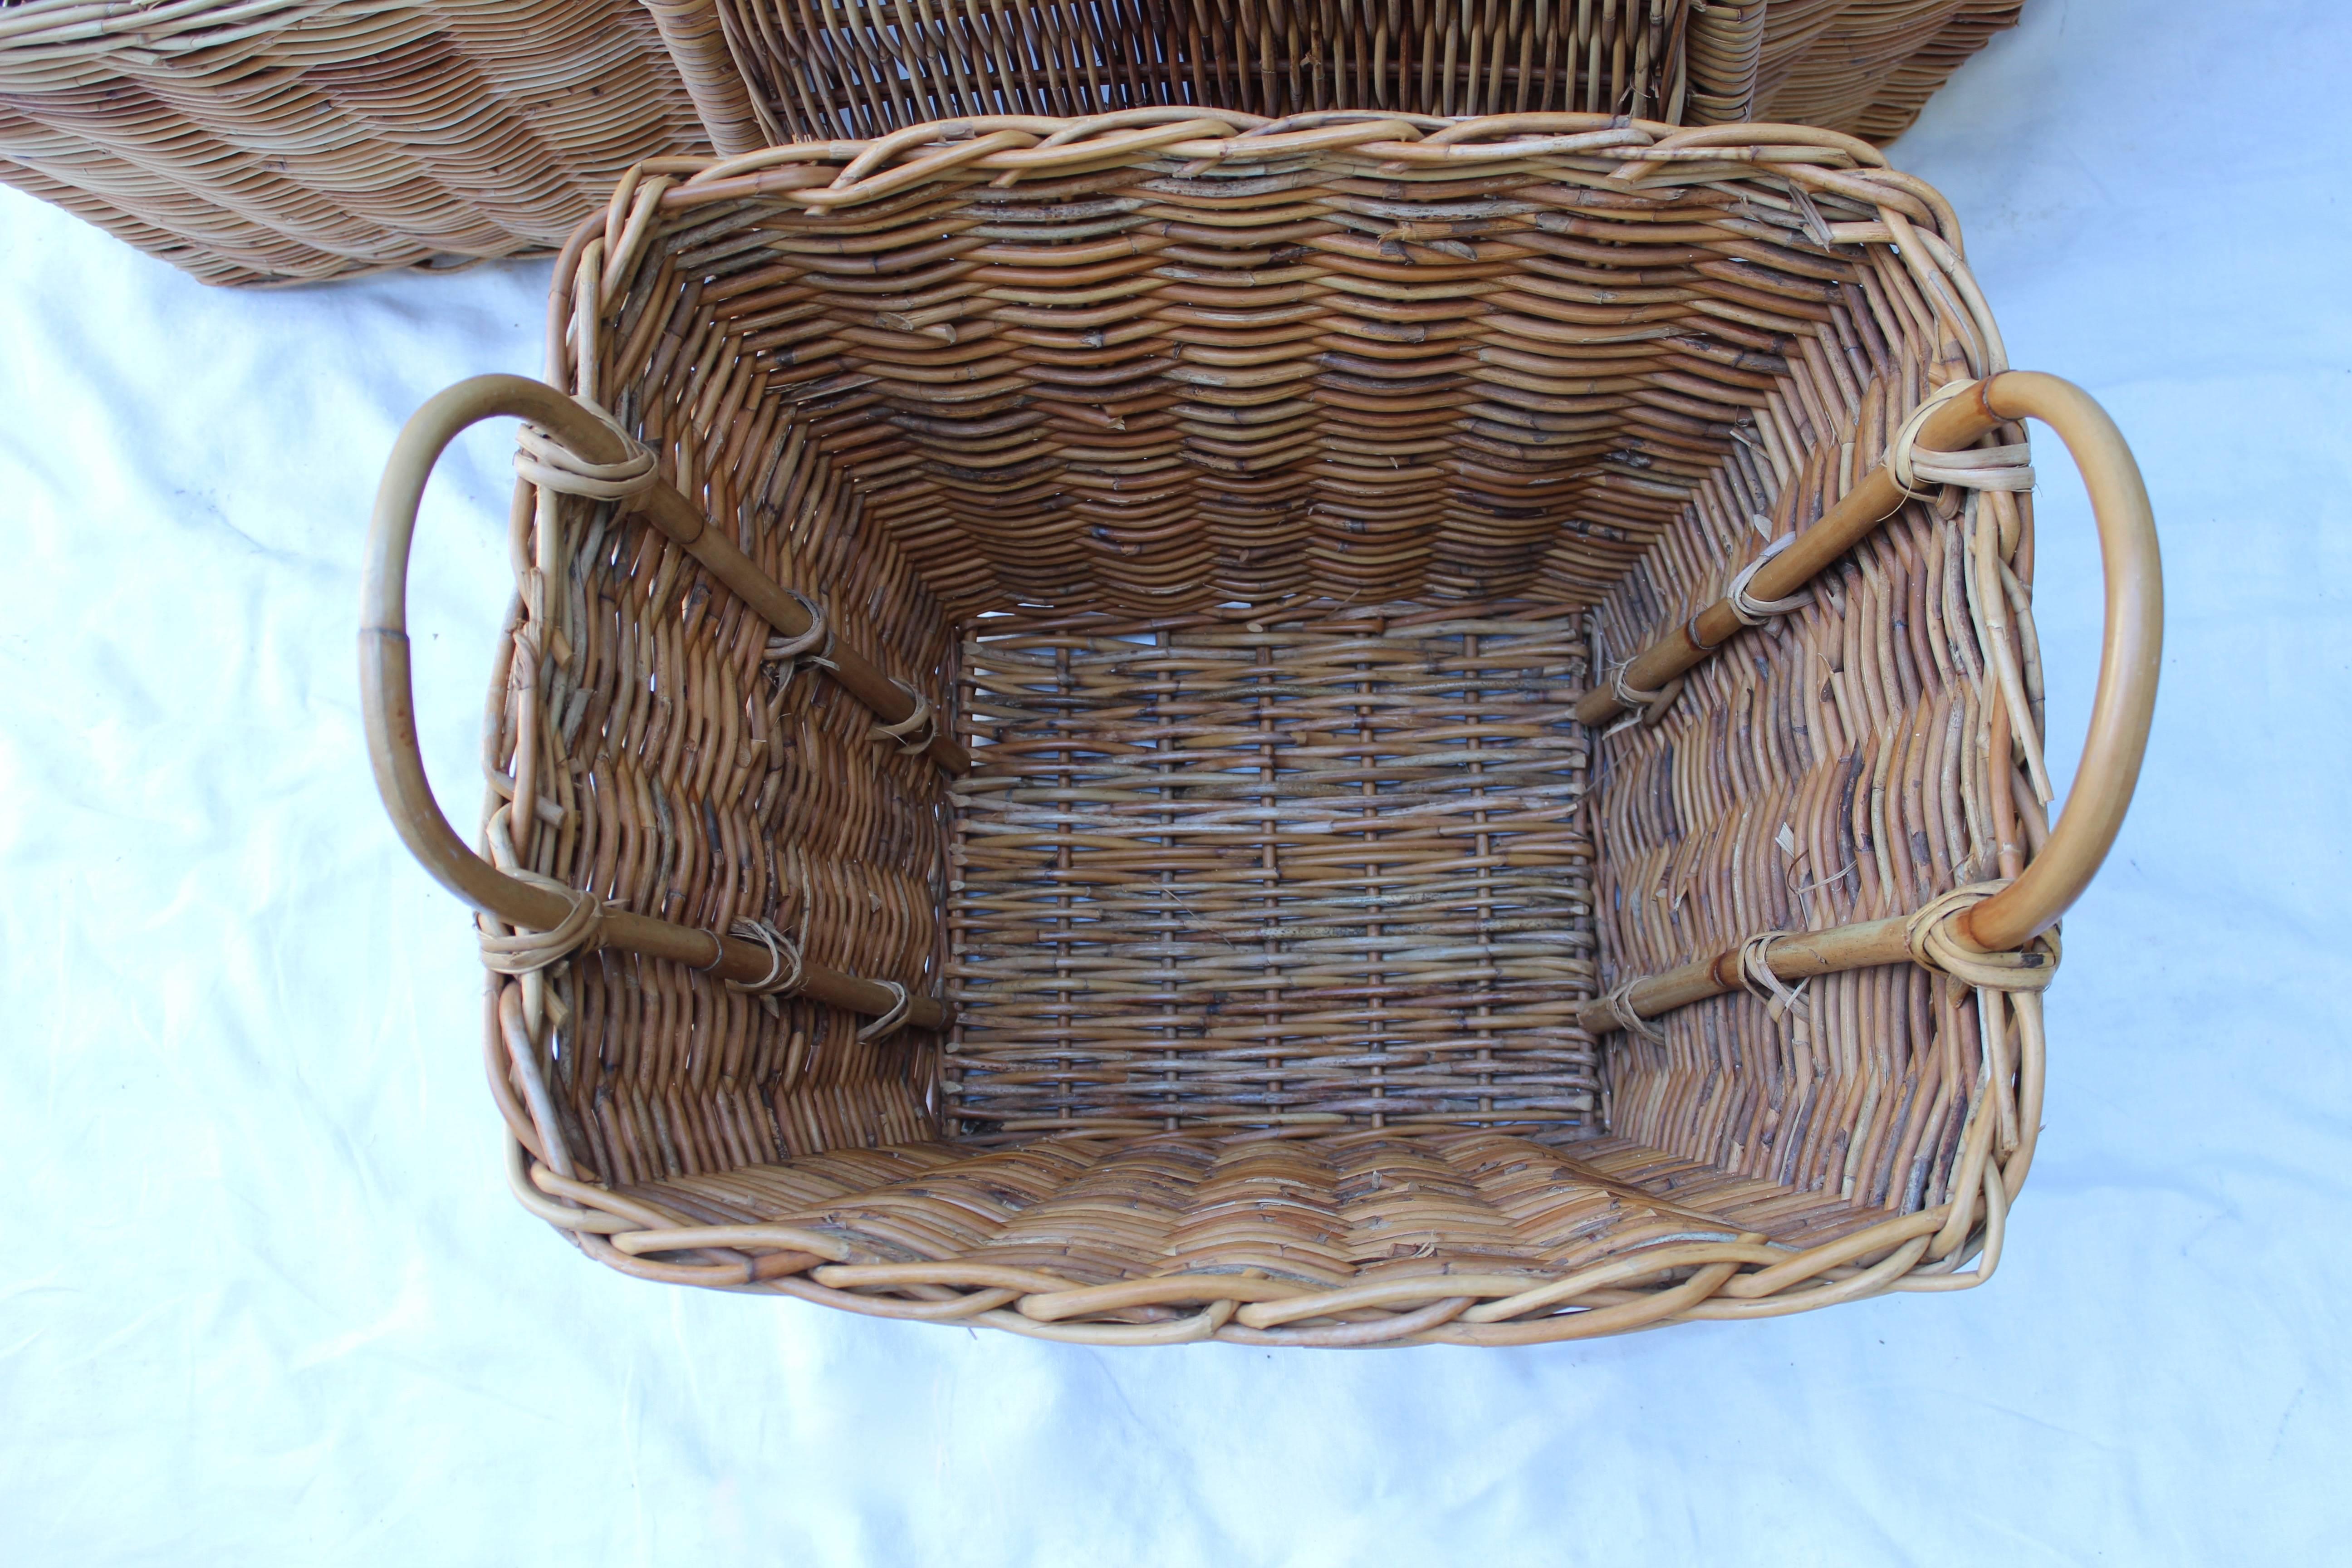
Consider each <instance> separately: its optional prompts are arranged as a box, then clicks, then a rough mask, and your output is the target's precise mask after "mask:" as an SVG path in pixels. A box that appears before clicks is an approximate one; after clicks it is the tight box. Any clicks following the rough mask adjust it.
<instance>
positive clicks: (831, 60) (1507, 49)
mask: <svg viewBox="0 0 2352 1568" xmlns="http://www.w3.org/2000/svg"><path fill="white" fill-rule="evenodd" d="M696 3H697V4H702V5H714V6H715V7H716V9H717V13H718V16H719V20H720V22H721V23H722V24H723V25H724V26H725V29H726V33H727V37H728V40H729V43H730V46H731V47H732V48H733V50H734V54H735V58H736V59H737V62H738V63H739V65H740V68H741V70H742V73H743V78H744V80H745V81H746V83H747V84H748V85H749V88H750V90H751V108H752V109H753V110H754V111H756V112H757V113H758V115H759V116H760V119H761V124H762V125H763V126H764V127H765V129H766V132H767V134H768V138H769V140H771V141H775V142H782V141H786V140H790V139H793V138H797V137H832V136H847V137H858V136H877V135H880V134H882V133H884V132H888V131H892V130H896V129H898V128H899V127H901V126H906V125H911V124H918V123H920V122H922V121H929V120H944V119H950V118H954V117H957V116H961V115H971V114H983V115H984V114H1092V113H1102V112H1108V111H1110V110H1119V109H1127V108H1134V107H1138V106H1141V105H1148V104H1170V103H1177V104H1183V103H1190V104H1199V105H1204V106H1218V107H1223V108H1230V109H1238V110H1245V111H1247V112H1250V113H1254V114H1267V115H1282V114H1295V113H1299V112H1302V111H1305V110H1323V109H1388V110H1407V111H1412V112H1416V113H1423V114H1465V115H1469V114H1499V113H1528V112H1531V111H1543V110H1581V111H1586V112H1599V113H1615V114H1630V115H1633V116H1636V117H1641V116H1647V117H1651V118H1654V119H1662V120H1666V121H1673V122H1675V123H1677V124H1680V123H1685V122H1686V123H1690V124H1696V125H1711V124H1720V123H1724V122H1727V121H1741V120H1760V121H1797V122H1802V123H1806V124H1811V125H1821V126H1826V127H1829V128H1831V129H1833V130H1839V131H1847V132H1853V133H1855V134H1857V135H1861V136H1865V137H1868V138H1870V139H1871V140H1873V141H1876V142H1885V141H1891V140H1892V139H1893V138H1894V137H1895V136H1896V135H1898V134H1900V133H1901V132H1902V131H1903V129H1904V128H1905V127H1906V126H1907V125H1909V124H1910V123H1911V121H1912V120H1913V119H1914V118H1916V116H1917V114H1918V112H1919V108H1920V106H1921V105H1922V104H1924V103H1925V102H1927V99H1928V97H1929V96H1930V95H1931V94H1932V93H1934V91H1935V90H1936V89H1937V88H1938V87H1940V86H1941V85H1943V81H1944V79H1945V78H1947V77H1948V76H1949V75H1951V73H1952V72H1953V71H1954V70H1956V69H1958V68H1959V65H1960V63H1961V62H1962V61H1963V60H1965V59H1967V58H1969V56H1970V55H1972V54H1974V53H1975V52H1976V51H1977V50H1979V49H1980V48H1982V47H1984V44H1985V41H1986V39H1987V38H1989V37H1990V36H1991V35H1992V34H1994V33H1996V32H1998V31H2000V29H2001V28H2003V27H2007V26H2011V25H2013V24H2014V23H2015V21H2016V19H2017V13H2018V10H2019V7H2020V0H1882V3H1877V4H1871V3H1866V0H1769V4H1766V3H1765V0H1748V3H1747V4H1715V5H1694V4H1691V3H1689V0H1510V3H1509V4H1506V3H1505V0H1392V3H1388V4H1377V3H1357V0H1317V3H1312V4H1309V3H1304V0H1252V3H1249V4H1243V5H1210V4H1206V3H1204V0H1104V3H1100V4H1097V3H1094V0H1088V3H1087V4H1083V5H1082V4H1076V3H1075V0H1013V3H1010V4H1003V3H997V0H988V3H983V0H936V3H934V4H928V5H918V6H913V7H909V6H907V5H901V4H899V3H898V0H696Z"/></svg>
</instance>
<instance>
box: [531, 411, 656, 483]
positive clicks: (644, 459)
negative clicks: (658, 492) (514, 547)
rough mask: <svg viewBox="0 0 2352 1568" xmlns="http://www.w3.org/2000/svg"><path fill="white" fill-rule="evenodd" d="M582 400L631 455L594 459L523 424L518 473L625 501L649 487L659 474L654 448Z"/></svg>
mask: <svg viewBox="0 0 2352 1568" xmlns="http://www.w3.org/2000/svg"><path fill="white" fill-rule="evenodd" d="M578 401H579V402H580V404H581V405H582V406H583V407H584V408H586V409H587V410H588V411H589V412H590V413H591V414H593V415H594V416H596V417H597V419H598V420H599V421H600V422H602V423H603V425H604V427H605V428H606V429H608V430H610V431H612V432H613V434H614V435H615V436H617V437H620V438H621V444H622V446H623V447H624V448H625V450H626V453H627V456H625V457H624V458H622V459H621V460H620V461H619V462H617V463H592V462H590V461H589V460H588V459H587V458H583V457H582V456H581V455H580V454H579V453H577V452H574V451H573V450H572V448H571V447H567V446H565V445H564V444H563V443H562V442H561V441H559V440H557V439H556V438H555V437H553V436H552V435H550V434H549V433H548V432H547V431H545V430H542V429H541V428H540V427H539V426H536V425H525V426H522V427H521V428H520V430H518V431H517V432H516V433H515V444H516V445H517V446H518V447H520V448H521V450H520V451H518V452H516V453H515V455H514V470H515V473H516V475H517V476H518V477H520V478H521V479H524V480H526V481H528V482H530V483H531V484H534V485H537V486H539V487H540V488H541V489H549V490H553V491H555V492H556V493H557V494H559V495H567V496H584V497H586V498H587V499H589V500H611V501H619V500H628V499H629V498H631V497H632V496H635V495H637V494H639V493H640V492H642V491H643V490H645V489H646V487H648V486H650V485H651V484H652V483H653V482H654V479H655V474H654V455H653V451H652V449H651V448H650V447H646V444H645V443H644V442H642V441H640V440H638V439H637V438H636V437H635V436H632V435H630V434H629V433H628V432H627V431H626V430H624V429H622V428H621V425H620V421H618V420H616V419H614V417H613V416H611V415H610V414H607V413H605V412H604V409H603V408H602V407H601V406H600V405H597V404H595V403H593V402H591V401H590V400H589V399H587V398H585V397H583V398H581V399H579V400H578Z"/></svg>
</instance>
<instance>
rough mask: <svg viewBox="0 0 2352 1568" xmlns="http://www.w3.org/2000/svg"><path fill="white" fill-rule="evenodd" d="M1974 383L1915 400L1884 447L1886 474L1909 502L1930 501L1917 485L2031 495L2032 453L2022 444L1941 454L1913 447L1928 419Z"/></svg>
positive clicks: (1954, 385)
mask: <svg viewBox="0 0 2352 1568" xmlns="http://www.w3.org/2000/svg"><path fill="white" fill-rule="evenodd" d="M1977 385H1978V384H1977V383H1976V382H1973V381H1948V382H1946V383H1945V384H1943V385H1941V386H1939V387H1937V389H1936V390H1935V391H1934V392H1932V393H1929V394H1928V395H1927V396H1926V397H1925V398H1923V399H1921V400H1920V403H1919V406H1918V407H1916V408H1915V409H1913V410H1912V411H1911V416H1910V417H1909V418H1907V419H1906V420H1904V421H1903V424H1902V426H1900V427H1899V428H1897V429H1896V430H1895V439H1894V440H1892V441H1890V442H1888V443H1887V446H1886V472H1887V475H1888V477H1889V478H1891V479H1894V481H1895V488H1896V489H1900V490H1901V491H1902V492H1903V493H1904V494H1905V495H1906V496H1909V497H1910V498H1911V499H1912V500H1929V499H1931V498H1930V496H1929V495H1928V494H1927V492H1925V491H1923V490H1921V489H1919V488H1918V487H1919V486H1920V485H1921V484H1922V483H1926V484H1934V485H1958V487H1960V488H1961V489H1971V490H2030V489H2032V488H2033V465H2032V462H2031V461H2030V459H2031V458H2032V451H2033V449H2032V447H2028V446H2026V445H2025V444H2023V443H2022V442H2021V443H2018V444H2016V445H2014V446H2007V447H1978V448H1976V449H1975V450H1972V451H1965V452H1941V451H1937V450H1936V449H1935V448H1933V447H1919V446H1918V445H1917V442H1918V439H1919V432H1920V430H1921V428H1922V427H1924V426H1926V425H1927V418H1928V416H1930V415H1932V414H1933V413H1934V412H1935V411H1936V410H1937V407H1939V406H1940V405H1943V404H1946V403H1948V402H1950V401H1951V400H1952V399H1953V398H1955V397H1960V396H1963V395H1967V394H1969V393H1971V392H1974V391H1975V390H1976V389H1977Z"/></svg>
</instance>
